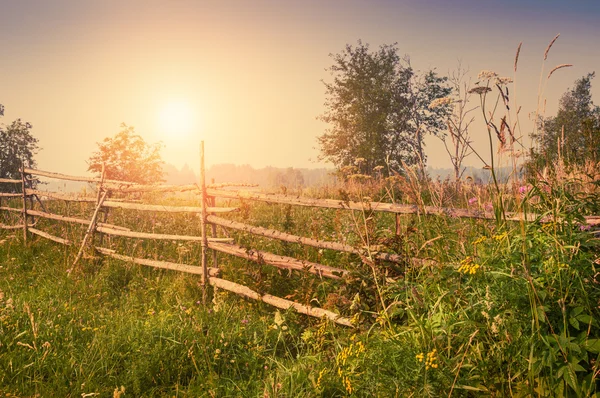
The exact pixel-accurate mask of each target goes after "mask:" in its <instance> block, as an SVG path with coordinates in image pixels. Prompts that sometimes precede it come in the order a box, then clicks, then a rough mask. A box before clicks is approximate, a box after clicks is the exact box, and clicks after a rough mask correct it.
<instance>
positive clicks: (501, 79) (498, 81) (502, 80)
mask: <svg viewBox="0 0 600 398" xmlns="http://www.w3.org/2000/svg"><path fill="white" fill-rule="evenodd" d="M512 82H513V79H512V77H497V78H496V84H499V85H501V86H505V85H507V84H509V83H512Z"/></svg>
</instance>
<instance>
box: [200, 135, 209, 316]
mask: <svg viewBox="0 0 600 398" xmlns="http://www.w3.org/2000/svg"><path fill="white" fill-rule="evenodd" d="M200 188H201V193H202V198H201V199H200V200H201V208H202V212H201V223H200V230H201V237H202V242H201V245H202V302H203V304H204V305H206V298H207V291H206V283H207V282H208V267H207V264H206V262H207V261H206V260H207V259H206V250H207V249H208V239H207V238H206V200H207V197H206V174H205V171H204V141H201V142H200Z"/></svg>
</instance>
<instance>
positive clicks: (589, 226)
mask: <svg viewBox="0 0 600 398" xmlns="http://www.w3.org/2000/svg"><path fill="white" fill-rule="evenodd" d="M591 229H592V226H591V225H588V224H586V225H580V226H579V230H580V231H589V230H591Z"/></svg>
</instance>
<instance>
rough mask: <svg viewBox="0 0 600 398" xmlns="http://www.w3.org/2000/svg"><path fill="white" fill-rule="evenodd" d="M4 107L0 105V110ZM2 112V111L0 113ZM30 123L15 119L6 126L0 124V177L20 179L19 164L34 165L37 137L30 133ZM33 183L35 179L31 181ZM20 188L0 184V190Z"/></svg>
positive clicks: (19, 187)
mask: <svg viewBox="0 0 600 398" xmlns="http://www.w3.org/2000/svg"><path fill="white" fill-rule="evenodd" d="M3 110H4V108H3V107H2V106H0V111H3ZM0 114H2V113H0ZM31 128H32V126H31V124H29V123H27V122H23V121H22V120H21V119H17V120H15V121H14V122H12V123H11V124H10V125H9V126H8V127H6V126H0V178H9V179H13V180H20V179H21V171H20V170H21V166H22V165H24V166H25V167H31V168H35V167H36V165H37V164H36V161H35V159H34V156H35V155H36V154H37V152H38V151H39V149H40V148H39V146H38V139H37V138H35V137H34V136H33V135H32V134H31ZM32 183H33V185H35V184H37V181H35V180H34V181H32ZM15 189H16V190H18V191H20V190H21V186H20V185H15V184H5V183H3V184H0V190H2V191H7V190H15Z"/></svg>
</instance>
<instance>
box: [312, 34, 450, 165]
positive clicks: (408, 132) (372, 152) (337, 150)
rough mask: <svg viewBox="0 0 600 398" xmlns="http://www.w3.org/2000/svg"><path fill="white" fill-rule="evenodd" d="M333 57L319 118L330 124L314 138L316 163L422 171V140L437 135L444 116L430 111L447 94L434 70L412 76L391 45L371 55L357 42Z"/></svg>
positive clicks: (443, 110) (446, 110)
mask: <svg viewBox="0 0 600 398" xmlns="http://www.w3.org/2000/svg"><path fill="white" fill-rule="evenodd" d="M332 58H333V61H334V64H333V65H332V66H331V67H330V68H329V69H328V70H329V71H330V72H331V74H332V76H333V81H332V82H329V83H328V82H324V84H325V89H326V102H325V106H326V110H325V113H324V114H323V115H321V116H320V119H321V120H323V121H324V122H326V123H328V124H329V128H328V129H327V131H326V132H325V133H324V134H323V135H322V136H320V137H319V138H318V141H319V144H320V147H321V148H320V149H321V158H322V159H325V160H329V161H331V162H332V163H333V164H334V165H335V166H337V167H338V168H342V167H344V166H350V165H353V164H355V162H356V161H357V159H360V161H361V162H363V163H364V165H363V168H364V169H365V170H366V171H367V172H369V173H373V170H375V168H376V167H378V166H384V167H385V170H387V169H388V167H389V168H391V169H393V170H401V169H402V162H405V163H406V164H407V165H415V164H420V165H421V166H423V165H424V163H425V160H426V159H425V154H424V151H423V137H424V136H425V135H426V134H438V133H439V132H440V131H441V129H443V128H444V120H445V119H444V118H445V116H446V115H447V114H448V113H449V106H447V105H446V104H441V105H440V106H437V107H434V108H429V105H430V104H431V103H432V102H433V101H434V100H436V99H439V98H444V97H447V96H448V95H449V94H450V92H451V89H450V88H449V87H447V86H446V85H445V82H446V80H447V79H446V78H445V77H440V76H438V75H437V74H436V73H435V72H434V71H428V72H426V73H424V74H422V75H418V74H416V73H415V71H414V70H413V69H412V67H411V66H410V61H409V59H408V58H407V57H405V58H401V57H400V56H399V55H398V49H397V48H396V45H395V44H393V45H382V46H381V47H380V48H379V49H378V50H377V51H371V50H370V48H369V45H368V44H363V43H362V42H360V41H359V42H358V45H357V46H356V47H353V46H351V45H346V48H345V49H344V51H342V52H341V53H339V54H335V55H332Z"/></svg>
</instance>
